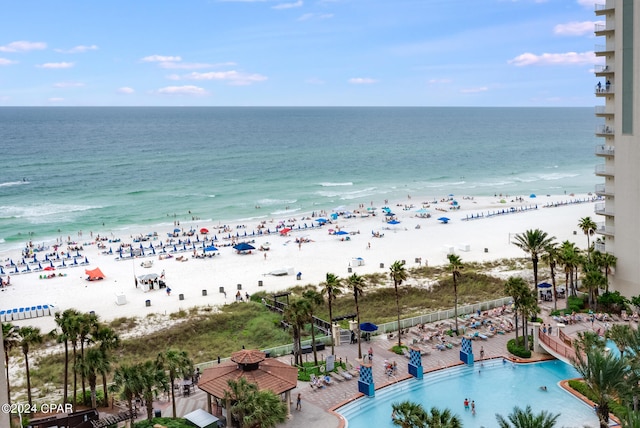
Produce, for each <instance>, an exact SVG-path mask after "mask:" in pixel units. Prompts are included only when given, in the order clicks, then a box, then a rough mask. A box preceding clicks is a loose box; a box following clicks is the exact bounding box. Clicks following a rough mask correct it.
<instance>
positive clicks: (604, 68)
mask: <svg viewBox="0 0 640 428" xmlns="http://www.w3.org/2000/svg"><path fill="white" fill-rule="evenodd" d="M593 72H594V73H595V74H596V76H607V75H610V74H613V67H612V66H609V65H601V64H597V65H594V66H593Z"/></svg>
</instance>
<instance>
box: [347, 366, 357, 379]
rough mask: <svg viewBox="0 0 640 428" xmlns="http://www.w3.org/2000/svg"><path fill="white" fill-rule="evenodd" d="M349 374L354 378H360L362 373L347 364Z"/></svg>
mask: <svg viewBox="0 0 640 428" xmlns="http://www.w3.org/2000/svg"><path fill="white" fill-rule="evenodd" d="M346 372H347V373H349V374H350V375H351V376H353V377H359V376H360V372H359V371H358V369H356V368H354V367H353V366H352V365H351V363H347V370H346Z"/></svg>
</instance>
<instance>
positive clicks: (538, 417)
mask: <svg viewBox="0 0 640 428" xmlns="http://www.w3.org/2000/svg"><path fill="white" fill-rule="evenodd" d="M559 417H560V414H559V413H556V414H555V415H553V414H551V413H549V412H547V411H546V410H543V411H541V412H540V413H538V414H535V415H534V414H533V410H531V406H529V405H528V406H527V407H526V408H525V409H524V410H522V409H521V408H520V407H518V406H516V407H514V408H513V412H511V413H509V416H507V418H508V420H507V419H505V418H504V417H503V416H502V415H499V414H496V419H497V421H498V425H499V427H500V428H553V427H555V426H556V421H557V420H558V418H559Z"/></svg>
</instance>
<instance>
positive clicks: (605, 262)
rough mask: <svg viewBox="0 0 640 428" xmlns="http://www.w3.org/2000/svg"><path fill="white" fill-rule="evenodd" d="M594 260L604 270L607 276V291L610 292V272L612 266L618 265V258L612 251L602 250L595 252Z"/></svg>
mask: <svg viewBox="0 0 640 428" xmlns="http://www.w3.org/2000/svg"><path fill="white" fill-rule="evenodd" d="M593 262H594V263H595V264H596V265H598V266H599V267H600V268H602V270H603V271H604V277H605V289H604V291H605V293H608V292H609V274H610V273H611V268H614V267H616V263H617V262H618V258H617V257H616V256H614V255H613V254H611V253H601V252H600V251H594V252H593Z"/></svg>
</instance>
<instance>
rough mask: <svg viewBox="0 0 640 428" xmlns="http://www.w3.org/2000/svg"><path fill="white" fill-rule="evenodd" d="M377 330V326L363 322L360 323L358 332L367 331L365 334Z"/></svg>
mask: <svg viewBox="0 0 640 428" xmlns="http://www.w3.org/2000/svg"><path fill="white" fill-rule="evenodd" d="M377 329H378V326H377V325H375V324H374V323H372V322H363V323H360V330H361V331H367V332H372V331H376V330H377Z"/></svg>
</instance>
